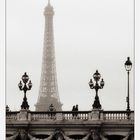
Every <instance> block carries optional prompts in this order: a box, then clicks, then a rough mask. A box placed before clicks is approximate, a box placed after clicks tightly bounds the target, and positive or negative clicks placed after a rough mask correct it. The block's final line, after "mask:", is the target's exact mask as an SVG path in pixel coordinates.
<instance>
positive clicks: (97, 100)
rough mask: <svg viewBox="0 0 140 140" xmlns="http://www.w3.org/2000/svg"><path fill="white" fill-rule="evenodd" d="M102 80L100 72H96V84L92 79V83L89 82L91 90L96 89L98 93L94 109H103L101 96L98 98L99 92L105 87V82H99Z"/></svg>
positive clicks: (94, 77)
mask: <svg viewBox="0 0 140 140" xmlns="http://www.w3.org/2000/svg"><path fill="white" fill-rule="evenodd" d="M100 78H101V75H100V73H99V72H98V70H96V72H95V73H94V74H93V79H94V81H95V83H94V82H93V81H92V79H90V81H89V87H90V88H91V89H95V92H96V95H95V100H94V103H93V105H92V107H93V109H101V108H102V106H101V104H100V100H99V96H98V90H99V89H102V88H103V87H104V80H103V79H101V81H100V84H99V83H98V82H99V80H100ZM94 84H95V85H94Z"/></svg>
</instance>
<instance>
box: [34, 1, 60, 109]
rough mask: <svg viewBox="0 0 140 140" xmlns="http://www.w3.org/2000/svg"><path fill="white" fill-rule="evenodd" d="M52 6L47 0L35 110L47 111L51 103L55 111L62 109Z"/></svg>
mask: <svg viewBox="0 0 140 140" xmlns="http://www.w3.org/2000/svg"><path fill="white" fill-rule="evenodd" d="M53 15H54V11H53V7H52V6H51V4H50V0H48V5H47V6H46V7H45V11H44V16H45V33H44V47H43V57H42V72H41V79H40V89H39V96H38V101H37V104H36V105H35V106H36V111H48V110H49V107H50V105H53V106H54V108H55V109H56V111H61V110H62V104H61V102H60V98H59V93H58V85H57V74H56V64H55V49H54V36H53Z"/></svg>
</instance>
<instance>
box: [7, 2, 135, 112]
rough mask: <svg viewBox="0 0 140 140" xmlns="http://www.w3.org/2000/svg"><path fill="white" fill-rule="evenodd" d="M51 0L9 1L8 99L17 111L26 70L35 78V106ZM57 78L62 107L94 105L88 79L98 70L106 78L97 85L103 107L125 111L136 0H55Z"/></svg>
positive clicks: (32, 96) (30, 99)
mask: <svg viewBox="0 0 140 140" xmlns="http://www.w3.org/2000/svg"><path fill="white" fill-rule="evenodd" d="M46 5H47V0H39V1H37V0H30V1H27V0H24V1H23V0H12V1H10V0H7V16H6V18H7V23H6V26H7V31H6V34H7V47H6V72H7V76H6V99H7V100H6V101H7V104H8V105H9V106H10V108H11V110H19V109H20V105H21V103H22V99H23V92H21V91H19V89H18V86H17V85H18V83H19V81H20V80H21V76H22V75H23V74H24V72H25V71H26V72H27V73H28V74H29V77H30V79H31V80H32V83H33V88H32V90H31V91H29V92H27V97H28V103H29V105H30V110H34V104H36V102H37V97H38V94H39V84H40V75H41V63H42V51H43V39H44V22H45V20H44V15H43V11H44V8H45V6H46ZM51 5H52V6H53V7H54V11H55V15H54V42H55V55H56V69H57V81H58V88H59V96H60V100H61V102H62V103H63V110H71V108H72V106H73V105H74V104H78V105H79V110H91V108H92V104H93V101H94V96H95V91H94V90H91V89H90V88H89V86H88V82H89V79H90V78H92V75H93V74H94V73H95V71H96V69H98V70H99V73H100V74H101V76H102V78H103V79H104V81H105V86H104V88H103V89H101V90H99V97H100V102H101V104H102V108H103V109H104V110H112V109H113V110H125V109H126V96H127V73H126V71H125V68H124V63H125V61H126V59H127V56H130V58H131V60H132V62H133V60H134V25H133V23H134V21H133V18H134V13H133V10H134V9H133V8H134V6H133V0H115V1H112V0H105V1H104V0H100V1H96V0H76V1H75V0H65V1H64V0H59V1H56V0H52V1H51ZM133 74H134V65H133V68H132V71H131V73H130V85H131V86H130V104H131V105H130V106H131V108H132V109H133V108H134V107H133V100H134V90H133V83H134V82H133Z"/></svg>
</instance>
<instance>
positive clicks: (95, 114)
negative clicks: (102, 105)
mask: <svg viewBox="0 0 140 140" xmlns="http://www.w3.org/2000/svg"><path fill="white" fill-rule="evenodd" d="M100 111H101V110H99V109H93V110H92V111H91V113H90V114H89V120H99V119H100Z"/></svg>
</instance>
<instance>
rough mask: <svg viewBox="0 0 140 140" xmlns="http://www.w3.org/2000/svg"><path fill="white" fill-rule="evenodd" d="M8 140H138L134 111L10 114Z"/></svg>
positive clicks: (94, 110) (7, 125) (22, 110)
mask: <svg viewBox="0 0 140 140" xmlns="http://www.w3.org/2000/svg"><path fill="white" fill-rule="evenodd" d="M6 139H7V140H134V111H104V110H100V109H93V110H92V111H77V112H75V111H46V112H36V111H29V110H26V109H21V110H20V111H15V112H13V111H8V112H6Z"/></svg>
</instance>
